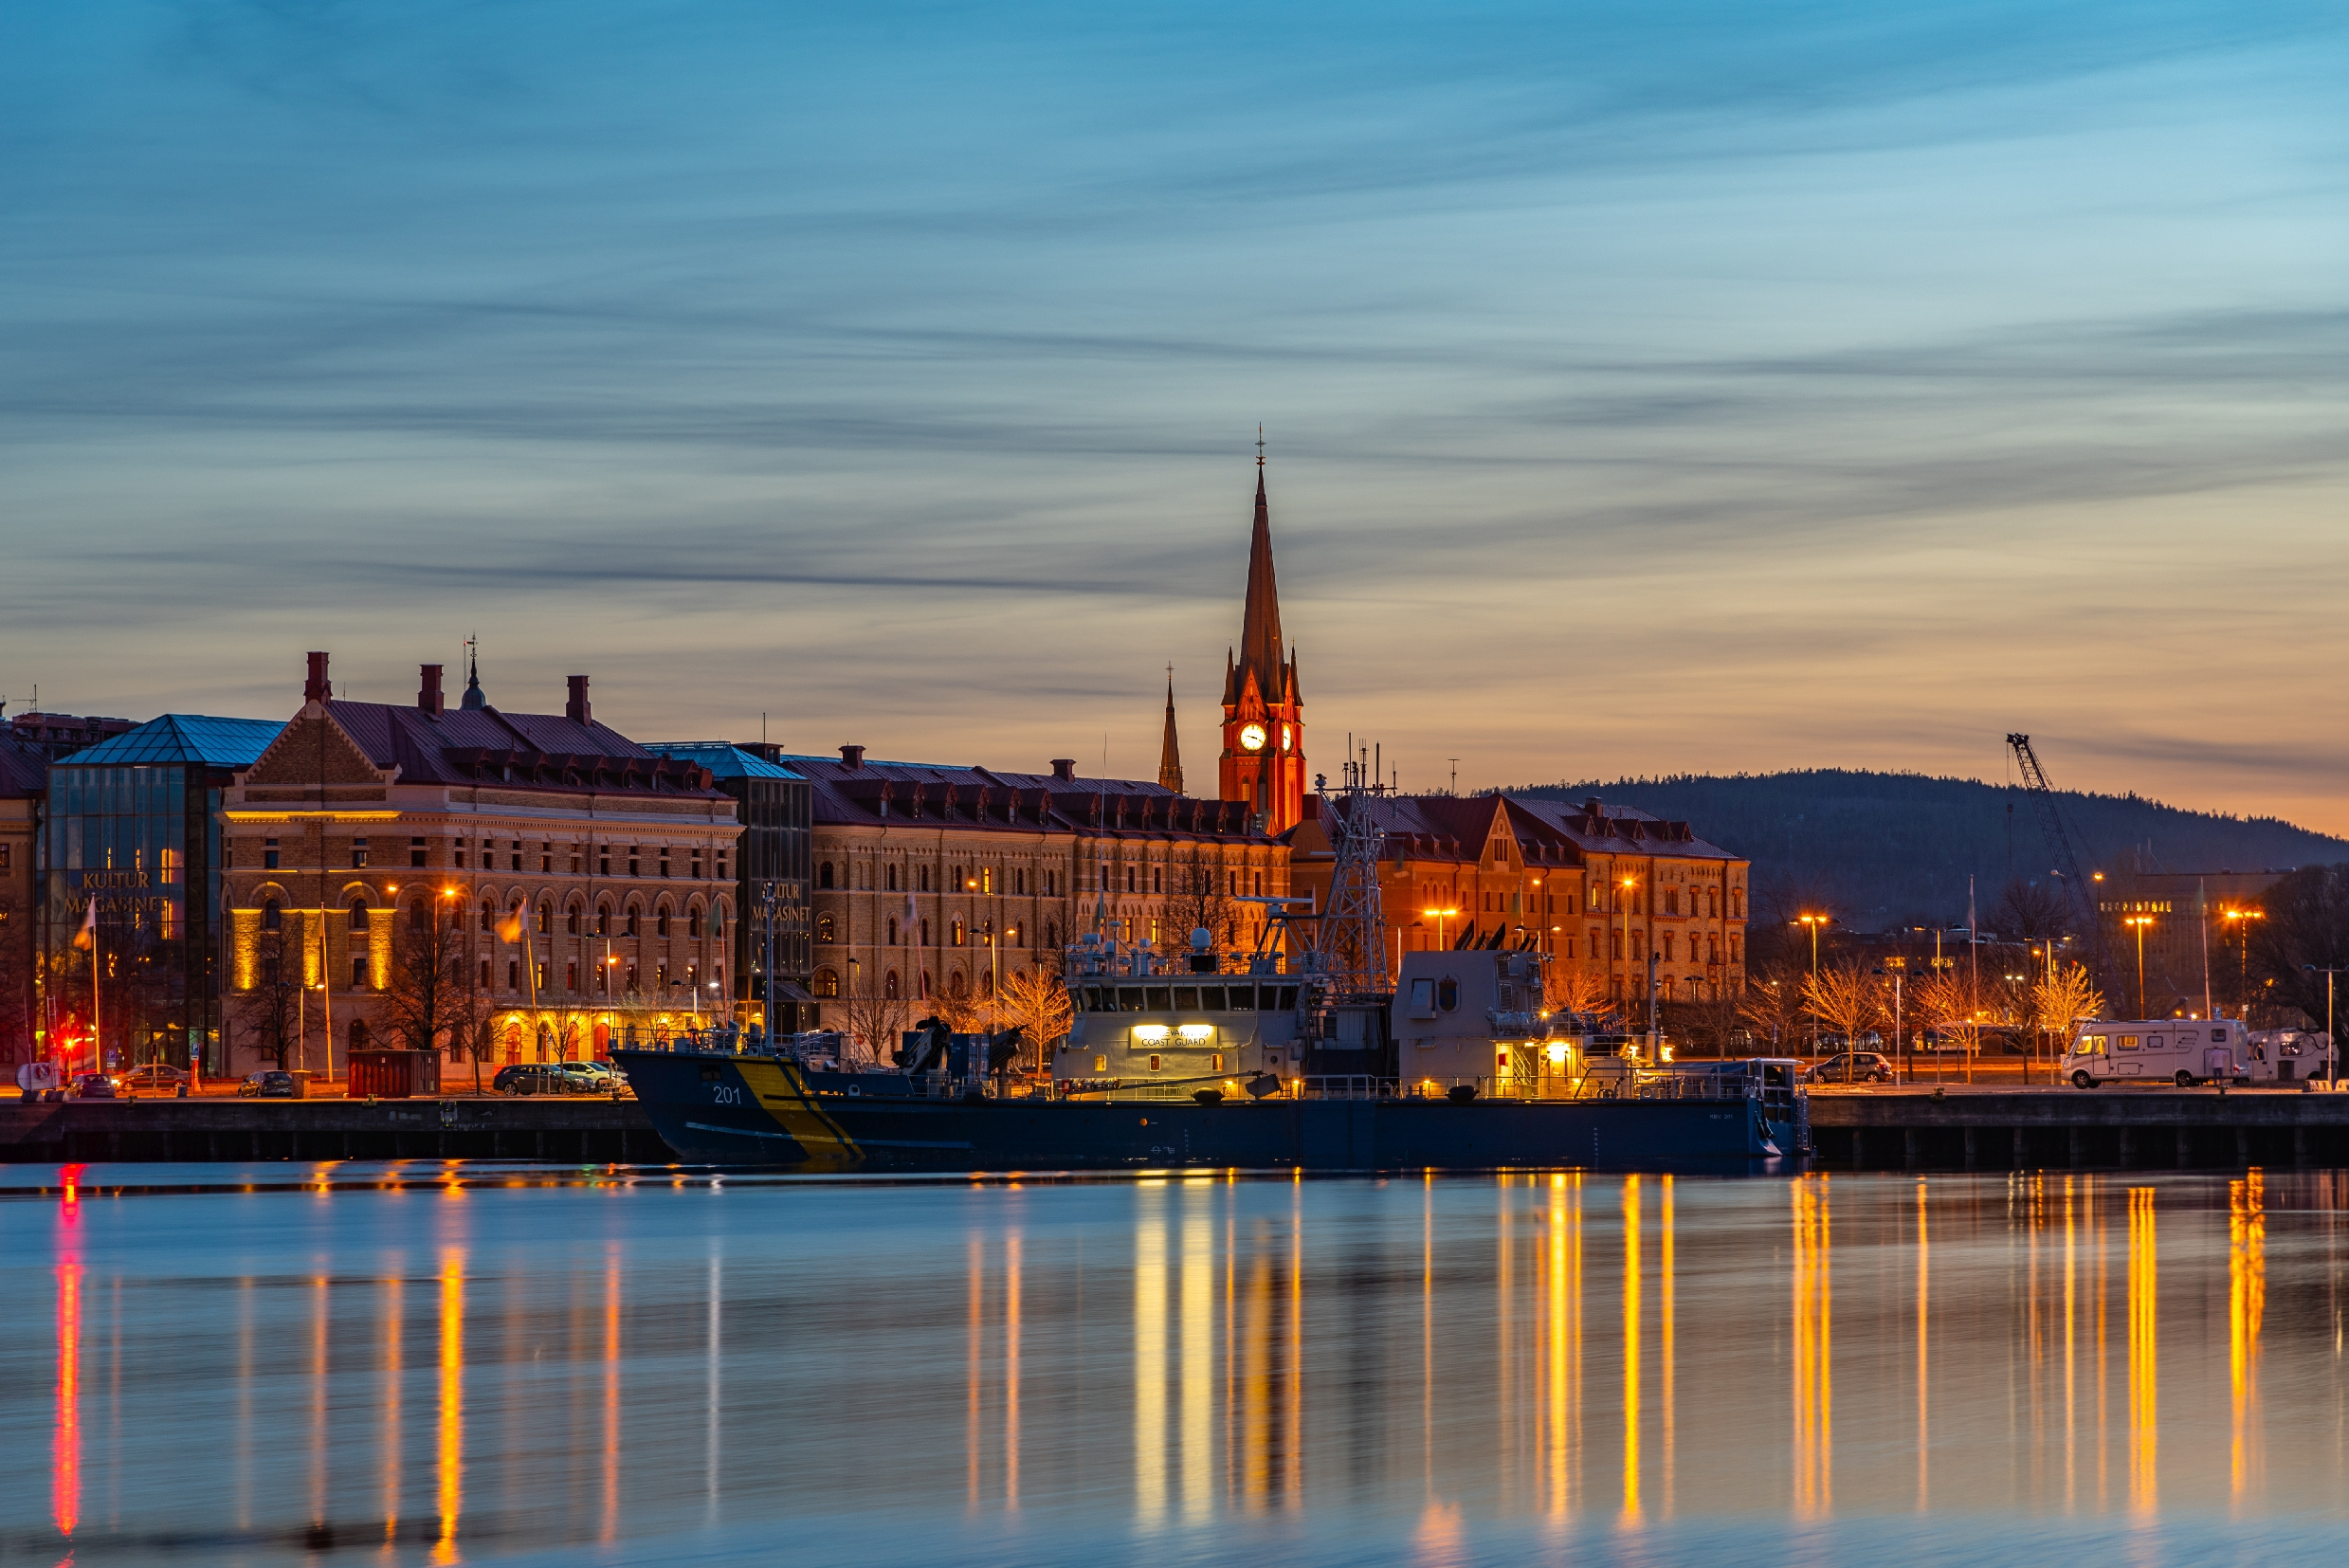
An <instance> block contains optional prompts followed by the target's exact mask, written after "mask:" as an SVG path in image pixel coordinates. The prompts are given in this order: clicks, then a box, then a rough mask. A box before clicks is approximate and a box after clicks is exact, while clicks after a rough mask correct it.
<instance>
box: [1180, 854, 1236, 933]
mask: <svg viewBox="0 0 2349 1568" xmlns="http://www.w3.org/2000/svg"><path fill="white" fill-rule="evenodd" d="M1170 871H1171V874H1172V879H1173V881H1172V885H1170V886H1169V887H1168V889H1167V894H1168V897H1167V901H1166V907H1167V913H1168V914H1170V915H1172V916H1173V917H1174V924H1175V935H1176V936H1177V937H1178V938H1180V939H1181V940H1182V942H1183V943H1184V945H1186V946H1188V945H1189V944H1190V941H1191V933H1192V932H1193V931H1194V930H1198V929H1200V928H1201V927H1204V928H1205V929H1206V930H1207V933H1208V937H1209V939H1210V941H1211V943H1222V944H1223V945H1225V946H1230V945H1231V944H1232V943H1234V942H1237V941H1238V940H1239V938H1240V920H1239V911H1240V906H1239V905H1238V904H1236V903H1232V901H1231V897H1230V895H1229V894H1228V893H1226V892H1225V891H1224V887H1223V880H1224V874H1225V873H1224V871H1223V868H1222V867H1221V866H1216V865H1214V864H1213V863H1211V862H1210V861H1208V860H1206V859H1204V858H1201V857H1199V856H1193V859H1192V860H1190V861H1189V862H1188V863H1185V864H1182V865H1178V866H1173V867H1170Z"/></svg>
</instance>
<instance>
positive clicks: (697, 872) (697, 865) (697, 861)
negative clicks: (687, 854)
mask: <svg viewBox="0 0 2349 1568" xmlns="http://www.w3.org/2000/svg"><path fill="white" fill-rule="evenodd" d="M693 880H694V881H696V882H700V881H701V850H699V849H696V850H695V851H694V852H693Z"/></svg>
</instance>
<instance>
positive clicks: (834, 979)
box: [808, 969, 840, 998]
mask: <svg viewBox="0 0 2349 1568" xmlns="http://www.w3.org/2000/svg"><path fill="white" fill-rule="evenodd" d="M808 989H809V990H810V991H811V992H813V993H814V994H816V995H818V996H822V997H827V998H829V997H833V996H837V995H839V994H840V976H839V975H837V974H835V973H833V972H832V971H831V970H829V969H819V970H817V971H816V972H815V978H814V980H812V981H811V982H810V984H809V987H808Z"/></svg>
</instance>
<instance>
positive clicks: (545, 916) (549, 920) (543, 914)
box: [538, 903, 555, 937]
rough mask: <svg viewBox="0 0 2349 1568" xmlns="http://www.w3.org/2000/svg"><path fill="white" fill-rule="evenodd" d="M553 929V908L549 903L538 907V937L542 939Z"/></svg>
mask: <svg viewBox="0 0 2349 1568" xmlns="http://www.w3.org/2000/svg"><path fill="white" fill-rule="evenodd" d="M554 929H555V906H554V905H553V904H551V903H542V904H540V905H538V935H540V936H541V937H543V936H545V935H546V934H547V933H548V932H550V931H552V930H554Z"/></svg>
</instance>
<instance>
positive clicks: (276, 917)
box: [261, 899, 285, 931]
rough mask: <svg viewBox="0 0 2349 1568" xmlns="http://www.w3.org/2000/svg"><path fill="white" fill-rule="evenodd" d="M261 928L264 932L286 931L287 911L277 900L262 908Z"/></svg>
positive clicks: (265, 904)
mask: <svg viewBox="0 0 2349 1568" xmlns="http://www.w3.org/2000/svg"><path fill="white" fill-rule="evenodd" d="M261 928H262V929H263V930H264V931H282V930H284V929H285V910H284V909H283V907H282V906H281V905H280V904H279V903H278V901H277V900H275V899H271V900H270V901H269V902H268V903H264V904H263V905H262V906H261Z"/></svg>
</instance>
